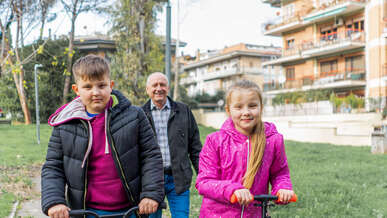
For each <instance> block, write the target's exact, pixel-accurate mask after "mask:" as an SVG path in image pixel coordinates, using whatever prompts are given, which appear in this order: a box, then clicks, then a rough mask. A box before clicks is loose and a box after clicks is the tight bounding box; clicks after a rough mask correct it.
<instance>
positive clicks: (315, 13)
mask: <svg viewBox="0 0 387 218" xmlns="http://www.w3.org/2000/svg"><path fill="white" fill-rule="evenodd" d="M367 1H368V0H332V1H330V2H329V3H324V4H321V5H319V6H318V7H315V6H313V5H312V4H310V5H308V6H307V7H306V8H303V9H302V10H298V11H295V12H294V13H293V15H292V16H281V17H278V18H276V19H274V20H273V19H271V20H269V21H268V22H267V23H266V25H265V31H266V32H267V33H268V34H273V31H274V32H275V33H274V35H280V33H278V32H277V31H276V30H275V29H283V31H284V30H285V31H288V30H290V29H292V28H298V27H300V26H303V25H308V24H309V22H315V21H318V20H323V19H329V18H331V17H333V16H337V15H339V14H341V13H350V12H352V11H355V10H358V9H359V8H361V7H364V6H359V5H358V4H353V5H352V7H343V8H340V5H343V6H344V4H346V3H366V2H367ZM330 8H332V10H333V11H329V9H330ZM336 9H340V10H336ZM292 24H293V25H292ZM285 26H286V27H285ZM289 28H290V29H289Z"/></svg>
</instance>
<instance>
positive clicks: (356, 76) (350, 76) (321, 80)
mask: <svg viewBox="0 0 387 218" xmlns="http://www.w3.org/2000/svg"><path fill="white" fill-rule="evenodd" d="M344 80H353V81H364V80H365V70H364V69H350V70H347V71H344V72H339V71H332V72H321V73H320V75H319V77H318V78H317V79H316V81H315V83H314V84H315V85H321V84H327V83H333V82H337V81H344Z"/></svg>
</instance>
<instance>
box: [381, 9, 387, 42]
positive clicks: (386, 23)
mask: <svg viewBox="0 0 387 218" xmlns="http://www.w3.org/2000/svg"><path fill="white" fill-rule="evenodd" d="M386 13H387V12H386ZM383 23H384V28H383V36H382V37H384V38H387V16H385V17H384V18H383Z"/></svg>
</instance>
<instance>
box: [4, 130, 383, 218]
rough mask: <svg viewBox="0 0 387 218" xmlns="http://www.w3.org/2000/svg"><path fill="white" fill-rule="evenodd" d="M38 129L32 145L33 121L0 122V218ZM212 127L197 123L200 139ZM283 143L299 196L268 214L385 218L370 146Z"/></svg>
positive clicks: (24, 178) (25, 176)
mask: <svg viewBox="0 0 387 218" xmlns="http://www.w3.org/2000/svg"><path fill="white" fill-rule="evenodd" d="M41 128H42V129H41V145H37V144H36V136H35V135H36V133H35V126H34V125H31V126H24V125H12V126H9V125H0V217H7V216H8V215H9V212H10V209H11V207H12V204H13V202H14V201H15V200H16V199H19V200H20V199H21V200H22V199H25V196H23V194H22V193H15V192H13V191H9V190H8V188H7V185H8V186H12V185H13V184H21V185H24V186H30V185H31V181H30V179H29V176H30V175H31V172H29V171H28V170H31V169H32V170H35V171H37V170H36V168H34V167H33V166H35V165H40V164H41V163H43V161H44V158H45V154H46V149H47V142H48V139H49V136H50V133H51V128H50V127H49V126H47V125H43V126H41ZM213 131H215V129H212V128H207V127H203V126H200V132H201V140H202V142H203V143H204V139H205V137H206V136H207V134H209V133H211V132H213ZM285 144H286V152H287V157H288V162H289V168H290V173H291V178H292V182H293V185H294V190H295V192H296V193H297V195H298V198H299V200H298V202H297V203H291V204H289V205H286V206H276V207H273V208H270V209H271V210H270V211H271V215H272V217H273V218H276V217H277V218H282V217H286V218H287V217H302V218H303V217H324V218H325V217H338V218H346V217H351V218H352V217H367V218H368V217H377V218H381V217H386V214H387V207H386V202H387V173H386V172H387V156H385V155H372V154H371V153H370V147H349V146H334V145H329V144H318V143H301V142H293V141H286V142H285ZM39 170H40V169H39ZM34 173H35V174H36V173H39V171H38V172H34ZM194 184H195V178H194V180H193V182H192V187H191V217H198V215H199V209H200V205H201V199H202V198H201V196H199V195H198V194H197V190H196V189H195V188H194ZM18 187H19V186H16V188H18Z"/></svg>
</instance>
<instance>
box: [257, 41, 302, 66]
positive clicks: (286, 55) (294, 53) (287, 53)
mask: <svg viewBox="0 0 387 218" xmlns="http://www.w3.org/2000/svg"><path fill="white" fill-rule="evenodd" d="M302 59H303V57H302V56H301V50H300V49H299V48H298V46H297V47H293V48H288V49H284V50H283V52H282V57H280V58H277V59H275V60H272V61H266V62H263V63H262V66H266V65H280V64H282V63H287V62H292V61H298V60H302Z"/></svg>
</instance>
